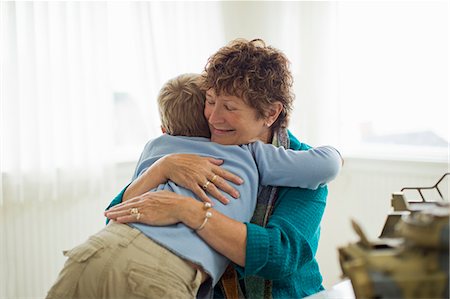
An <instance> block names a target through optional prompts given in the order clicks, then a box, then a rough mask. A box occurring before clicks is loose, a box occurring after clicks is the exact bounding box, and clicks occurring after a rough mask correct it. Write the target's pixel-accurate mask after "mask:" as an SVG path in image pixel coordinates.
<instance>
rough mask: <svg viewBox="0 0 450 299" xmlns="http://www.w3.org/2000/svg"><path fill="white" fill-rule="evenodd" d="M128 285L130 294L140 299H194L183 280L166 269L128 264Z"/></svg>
mask: <svg viewBox="0 0 450 299" xmlns="http://www.w3.org/2000/svg"><path fill="white" fill-rule="evenodd" d="M128 285H129V288H130V291H131V293H133V295H134V296H138V297H141V298H195V294H193V292H192V291H191V290H190V288H189V287H187V286H186V285H185V281H184V279H183V278H182V277H180V276H178V275H176V273H173V272H172V271H171V270H170V269H168V268H167V269H161V268H160V267H153V266H151V265H141V264H138V263H136V262H130V263H129V266H128Z"/></svg>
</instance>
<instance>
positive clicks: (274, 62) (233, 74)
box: [202, 39, 294, 130]
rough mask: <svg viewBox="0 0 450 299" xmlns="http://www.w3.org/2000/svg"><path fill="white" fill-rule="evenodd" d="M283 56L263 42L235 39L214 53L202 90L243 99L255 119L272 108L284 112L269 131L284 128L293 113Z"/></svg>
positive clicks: (289, 84)
mask: <svg viewBox="0 0 450 299" xmlns="http://www.w3.org/2000/svg"><path fill="white" fill-rule="evenodd" d="M289 67H290V62H289V60H288V59H287V58H286V56H285V55H284V54H283V53H282V52H281V51H279V50H278V49H275V48H273V47H271V46H266V44H265V43H264V41H263V40H261V39H254V40H251V41H247V40H245V39H236V40H233V41H231V42H230V43H229V44H228V45H227V46H225V47H223V48H221V49H219V51H217V52H216V53H215V54H213V55H212V56H211V57H210V58H209V59H208V62H207V64H206V66H205V72H204V74H203V77H204V79H205V82H204V86H203V87H202V88H204V89H205V90H208V89H211V88H212V89H213V90H214V91H215V92H216V93H217V94H226V95H232V96H237V97H240V98H242V99H243V100H244V101H245V102H246V103H247V104H248V105H250V106H251V107H253V108H255V109H256V111H257V117H258V119H261V118H264V117H266V116H267V115H268V112H269V110H270V108H271V105H272V104H273V103H275V102H277V101H278V102H280V103H281V104H282V105H283V109H282V111H281V113H280V115H279V116H278V119H277V120H276V122H275V123H273V124H272V130H276V129H278V128H280V127H287V125H288V121H289V115H290V113H291V111H292V103H293V101H294V94H293V92H292V85H293V78H292V74H291V71H290V69H289Z"/></svg>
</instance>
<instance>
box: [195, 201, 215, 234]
mask: <svg viewBox="0 0 450 299" xmlns="http://www.w3.org/2000/svg"><path fill="white" fill-rule="evenodd" d="M203 209H204V210H206V213H205V220H203V223H202V224H201V225H200V226H199V227H198V228H197V229H196V230H195V231H199V230H202V229H203V228H204V227H205V225H206V223H207V222H208V219H209V218H211V217H212V213H211V212H210V211H208V210H209V209H211V203H209V202H205V204H204V206H203Z"/></svg>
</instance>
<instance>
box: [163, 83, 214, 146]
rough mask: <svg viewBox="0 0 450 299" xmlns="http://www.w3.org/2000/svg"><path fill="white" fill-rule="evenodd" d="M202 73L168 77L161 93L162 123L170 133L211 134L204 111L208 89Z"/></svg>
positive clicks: (201, 135) (194, 135) (193, 135)
mask: <svg viewBox="0 0 450 299" xmlns="http://www.w3.org/2000/svg"><path fill="white" fill-rule="evenodd" d="M201 86H202V77H201V76H200V74H182V75H179V76H177V77H175V78H172V79H170V80H169V81H167V82H166V83H165V84H164V86H163V87H162V88H161V90H160V92H159V95H158V106H159V115H160V117H161V125H162V127H163V128H164V129H165V130H166V133H167V134H170V135H181V136H190V137H207V138H209V137H210V136H211V134H210V131H209V127H208V122H207V121H206V118H205V116H204V114H203V110H204V109H205V100H206V97H205V90H203V89H202V88H201Z"/></svg>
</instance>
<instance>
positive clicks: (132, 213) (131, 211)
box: [130, 208, 139, 215]
mask: <svg viewBox="0 0 450 299" xmlns="http://www.w3.org/2000/svg"><path fill="white" fill-rule="evenodd" d="M130 214H131V215H136V214H139V209H138V208H132V209H131V210H130Z"/></svg>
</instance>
